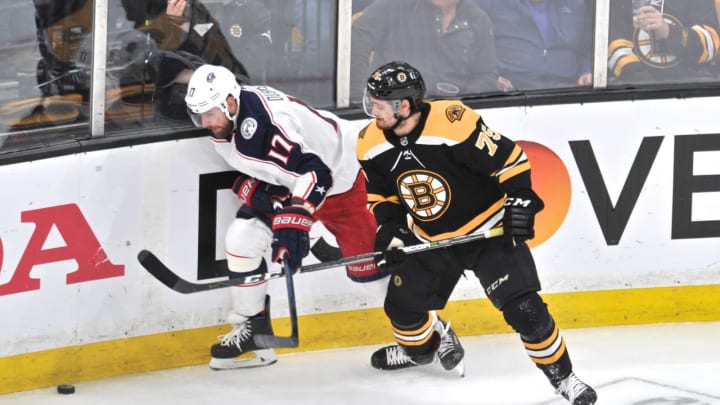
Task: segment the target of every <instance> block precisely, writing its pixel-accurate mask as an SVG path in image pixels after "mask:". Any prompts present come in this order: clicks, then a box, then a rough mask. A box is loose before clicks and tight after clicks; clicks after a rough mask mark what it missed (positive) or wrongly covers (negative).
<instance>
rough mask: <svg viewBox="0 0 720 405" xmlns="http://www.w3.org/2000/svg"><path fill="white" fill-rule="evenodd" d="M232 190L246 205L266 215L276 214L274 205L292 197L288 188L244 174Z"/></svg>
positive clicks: (236, 181)
mask: <svg viewBox="0 0 720 405" xmlns="http://www.w3.org/2000/svg"><path fill="white" fill-rule="evenodd" d="M232 189H233V191H234V192H235V194H237V196H238V198H239V199H240V201H242V203H243V204H244V205H247V206H248V207H250V208H252V209H253V210H255V211H259V212H262V213H265V214H273V213H275V208H276V207H275V206H274V204H276V203H277V202H281V201H284V200H286V199H288V197H290V191H289V190H288V189H287V188H286V187H283V186H276V185H274V184H268V183H265V182H263V181H260V180H258V179H255V178H253V177H250V176H247V175H245V174H242V173H241V174H240V175H239V176H238V177H237V179H236V180H235V183H234V184H233V186H232Z"/></svg>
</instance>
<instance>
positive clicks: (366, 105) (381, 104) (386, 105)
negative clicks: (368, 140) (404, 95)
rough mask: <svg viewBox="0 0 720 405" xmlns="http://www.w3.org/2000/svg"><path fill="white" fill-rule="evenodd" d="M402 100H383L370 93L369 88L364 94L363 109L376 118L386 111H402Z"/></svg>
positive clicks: (395, 112)
mask: <svg viewBox="0 0 720 405" xmlns="http://www.w3.org/2000/svg"><path fill="white" fill-rule="evenodd" d="M401 104H402V100H381V99H379V98H375V97H373V96H372V95H370V92H369V91H368V89H367V88H366V89H365V93H364V94H363V110H364V111H365V114H367V115H368V116H369V117H372V118H376V117H377V116H378V115H382V114H383V113H384V112H386V111H387V112H391V113H392V114H397V113H398V112H399V111H400V105H401Z"/></svg>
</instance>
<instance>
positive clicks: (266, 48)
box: [208, 0, 272, 84]
mask: <svg viewBox="0 0 720 405" xmlns="http://www.w3.org/2000/svg"><path fill="white" fill-rule="evenodd" d="M208 9H209V10H210V11H211V12H212V14H213V15H214V16H215V19H217V20H218V22H219V24H220V29H221V30H222V32H223V33H224V36H225V37H226V38H227V41H228V43H229V44H230V48H231V50H232V52H233V54H234V56H235V58H237V59H239V60H241V61H242V64H243V65H244V66H245V68H247V72H248V73H249V75H250V79H251V80H252V82H253V83H254V84H260V83H265V82H266V73H267V68H268V63H269V60H270V47H271V45H272V33H271V28H270V9H269V8H268V7H267V6H266V5H265V4H264V3H263V2H262V1H260V0H243V1H238V0H222V1H221V2H219V3H215V4H210V3H208Z"/></svg>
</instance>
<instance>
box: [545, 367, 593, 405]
mask: <svg viewBox="0 0 720 405" xmlns="http://www.w3.org/2000/svg"><path fill="white" fill-rule="evenodd" d="M555 388H556V389H555V392H556V393H557V394H560V395H562V396H563V398H565V399H567V400H568V402H570V403H571V404H573V405H593V404H594V403H595V401H597V393H596V392H595V390H594V389H592V387H590V386H589V385H587V384H585V383H584V382H582V381H580V379H579V378H577V376H576V375H575V373H570V375H569V376H567V377H566V378H565V379H564V380H562V381H560V383H559V384H558V385H557V387H555Z"/></svg>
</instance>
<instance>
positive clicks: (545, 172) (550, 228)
mask: <svg viewBox="0 0 720 405" xmlns="http://www.w3.org/2000/svg"><path fill="white" fill-rule="evenodd" d="M516 143H517V144H518V145H520V147H521V148H523V150H524V151H525V154H527V156H528V159H529V160H530V166H531V168H532V184H533V190H535V192H536V193H537V194H538V195H539V196H540V198H542V200H543V202H545V209H543V210H542V211H540V212H539V213H538V214H537V216H536V217H535V238H533V239H532V240H529V241H528V242H527V244H528V246H530V247H531V248H532V247H535V246H539V245H540V244H542V243H543V242H545V241H546V240H548V239H550V237H551V236H552V235H553V234H555V232H557V230H558V229H560V225H562V223H563V221H565V217H566V216H567V213H568V211H569V210H570V198H571V192H572V185H571V184H570V174H569V173H568V171H567V168H566V167H565V164H564V163H563V161H562V160H561V159H560V157H559V156H558V155H557V154H555V152H553V151H552V150H550V149H549V148H548V147H546V146H544V145H541V144H539V143H535V142H529V141H517V142H516Z"/></svg>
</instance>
